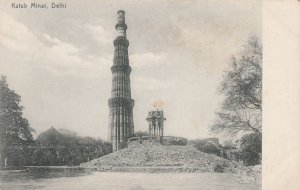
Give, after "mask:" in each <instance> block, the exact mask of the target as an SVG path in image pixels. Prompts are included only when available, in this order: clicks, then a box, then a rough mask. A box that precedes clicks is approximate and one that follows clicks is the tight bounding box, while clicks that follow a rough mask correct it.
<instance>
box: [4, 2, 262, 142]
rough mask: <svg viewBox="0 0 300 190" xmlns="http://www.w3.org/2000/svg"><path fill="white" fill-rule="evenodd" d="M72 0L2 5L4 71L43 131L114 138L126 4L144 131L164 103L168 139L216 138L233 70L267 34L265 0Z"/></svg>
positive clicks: (137, 114) (138, 125)
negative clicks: (240, 55) (224, 83)
mask: <svg viewBox="0 0 300 190" xmlns="http://www.w3.org/2000/svg"><path fill="white" fill-rule="evenodd" d="M14 2H18V1H14ZM20 2H26V1H24V0H23V1H20ZM27 2H29V1H27ZM38 2H41V1H38ZM44 2H49V5H50V3H51V2H52V1H44ZM60 2H62V1H60ZM65 2H66V3H67V8H66V9H50V8H49V9H44V10H36V9H35V10H33V9H29V8H27V9H12V8H11V1H8V0H5V1H1V3H0V5H1V9H0V57H1V61H0V73H1V74H4V75H7V77H8V79H7V80H8V83H9V86H10V87H11V88H12V89H14V90H15V91H16V92H17V93H18V94H19V95H21V96H22V103H21V104H22V105H23V106H24V107H25V110H24V114H25V117H26V118H27V119H28V120H29V122H30V124H31V127H32V128H34V129H36V131H37V132H36V135H38V134H39V133H41V132H43V131H45V130H47V129H48V128H50V127H51V126H54V127H55V128H69V129H72V130H74V131H76V132H77V133H78V134H79V135H82V136H93V137H101V138H103V139H107V135H108V114H109V109H108V103H107V100H108V99H109V98H110V95H111V94H110V90H111V80H112V74H111V71H110V67H111V65H112V63H113V61H112V60H113V51H114V47H113V43H112V42H113V40H114V38H115V36H116V31H115V28H114V25H115V24H116V19H117V16H116V13H117V11H118V10H119V9H123V10H125V11H126V15H125V17H126V23H127V25H128V30H127V38H128V40H129V43H130V45H129V61H130V65H131V67H132V72H131V87H132V89H131V90H132V98H133V99H134V100H135V107H134V111H133V112H134V115H133V117H134V125H135V130H136V131H137V130H147V123H146V121H145V118H146V117H147V112H148V111H149V110H151V109H152V105H153V103H154V102H156V101H161V102H163V103H164V105H163V110H164V112H165V116H166V118H167V121H166V122H165V134H166V135H176V136H182V137H188V138H191V139H192V138H203V137H208V136H209V131H208V126H209V125H210V124H211V123H212V121H213V119H214V112H215V110H216V109H217V108H218V104H219V103H220V101H221V100H222V98H221V97H220V95H218V94H217V93H216V92H217V87H218V84H219V83H220V81H221V79H222V74H223V71H224V69H226V67H227V64H228V62H229V61H230V58H231V56H232V54H235V53H237V52H238V50H239V49H240V48H241V46H242V45H243V44H244V43H245V41H246V40H247V38H248V36H249V35H251V34H256V35H258V36H259V37H260V36H261V30H262V25H261V21H262V13H261V11H262V10H261V2H260V1H257V0H251V1H250V0H249V1H244V0H219V1H218V0H203V1H196V0H168V1H167V0H157V1H154V0H153V1H150V0H143V1H141V0H131V1H127V2H125V1H120V0H118V1H112V0H107V1H105V0H101V1H97V2H96V1H92V0H91V1H88V2H87V1H83V0H82V1H79V0H72V1H65ZM36 135H35V136H36Z"/></svg>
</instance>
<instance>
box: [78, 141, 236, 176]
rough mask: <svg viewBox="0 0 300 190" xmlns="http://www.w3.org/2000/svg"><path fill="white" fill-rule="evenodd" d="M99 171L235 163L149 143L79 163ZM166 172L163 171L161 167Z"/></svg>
mask: <svg viewBox="0 0 300 190" xmlns="http://www.w3.org/2000/svg"><path fill="white" fill-rule="evenodd" d="M81 166H83V167H97V168H98V169H99V170H114V168H142V167H144V168H164V169H166V168H170V170H172V171H174V170H175V171H189V172H197V171H199V172H201V171H210V172H211V171H215V172H223V171H224V170H228V169H229V168H232V167H234V166H235V164H234V163H232V162H230V161H229V160H226V159H223V158H221V157H218V156H214V155H211V154H206V153H203V152H201V151H199V150H197V149H196V148H194V147H192V146H175V145H173V146H160V145H157V146H149V147H135V148H126V149H123V150H120V151H117V152H114V153H111V154H108V155H106V156H103V157H101V158H98V159H95V160H92V161H90V162H87V163H83V164H81ZM164 171H165V170H164Z"/></svg>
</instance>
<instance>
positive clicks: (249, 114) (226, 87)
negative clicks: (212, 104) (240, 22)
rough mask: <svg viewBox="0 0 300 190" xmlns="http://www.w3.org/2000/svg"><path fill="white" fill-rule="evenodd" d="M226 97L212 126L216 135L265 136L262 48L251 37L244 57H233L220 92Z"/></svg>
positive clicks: (254, 37) (244, 49) (245, 47)
mask: <svg viewBox="0 0 300 190" xmlns="http://www.w3.org/2000/svg"><path fill="white" fill-rule="evenodd" d="M219 92H220V94H223V95H224V96H225V99H224V101H223V103H222V105H221V108H220V110H219V111H218V112H216V115H217V118H216V121H215V122H214V124H213V125H212V126H211V131H213V132H215V133H221V132H226V133H228V134H231V135H236V134H237V133H239V132H244V133H247V132H254V133H256V134H258V135H259V136H261V133H262V122H261V120H262V117H261V114H262V113H261V112H262V94H261V93H262V45H261V43H260V41H259V39H258V38H257V37H256V36H251V37H249V39H248V42H247V44H246V45H245V46H244V47H243V49H242V51H241V52H240V54H238V55H237V56H233V57H232V61H231V63H230V68H229V69H228V70H227V71H225V74H224V78H223V81H222V83H221V85H220V88H219Z"/></svg>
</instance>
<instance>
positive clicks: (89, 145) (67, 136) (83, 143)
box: [31, 127, 112, 166]
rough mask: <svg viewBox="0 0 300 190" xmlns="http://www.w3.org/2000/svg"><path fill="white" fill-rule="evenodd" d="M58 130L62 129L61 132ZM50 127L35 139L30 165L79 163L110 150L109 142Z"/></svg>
mask: <svg viewBox="0 0 300 190" xmlns="http://www.w3.org/2000/svg"><path fill="white" fill-rule="evenodd" d="M59 131H63V132H64V134H62V133H61V132H59ZM59 131H58V130H56V129H55V128H53V127H51V128H50V129H49V130H47V131H45V132H44V133H42V134H40V135H39V136H38V138H37V140H36V143H37V145H38V147H37V148H36V149H35V150H34V152H33V154H32V156H31V157H32V163H31V165H38V166H39V165H40V166H62V165H69V166H74V165H79V164H80V163H84V162H88V161H90V160H92V159H96V158H99V157H101V156H104V155H106V154H109V153H111V152H112V146H111V144H110V143H108V142H105V141H102V140H100V139H95V138H91V137H80V136H77V135H76V133H74V132H72V131H70V130H66V129H63V130H59Z"/></svg>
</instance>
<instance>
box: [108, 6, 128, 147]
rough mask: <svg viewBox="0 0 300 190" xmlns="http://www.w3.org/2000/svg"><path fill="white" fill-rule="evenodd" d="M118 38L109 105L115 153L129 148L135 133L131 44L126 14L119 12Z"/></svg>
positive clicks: (115, 45)
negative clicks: (129, 50)
mask: <svg viewBox="0 0 300 190" xmlns="http://www.w3.org/2000/svg"><path fill="white" fill-rule="evenodd" d="M115 28H116V30H117V37H116V39H115V40H114V47H115V51H114V60H113V66H112V67H111V71H112V76H113V78H112V90H111V98H110V99H109V100H108V105H109V132H110V134H109V138H110V139H109V140H110V142H111V143H112V146H113V151H117V150H120V149H122V148H125V147H126V146H127V139H128V138H130V137H131V136H132V134H133V133H134V125H133V112H132V109H133V106H134V100H133V99H131V88H130V72H131V67H130V66H129V59H128V46H129V42H128V40H127V38H126V30H127V25H126V23H125V12H124V11H123V10H120V11H118V22H117V24H116V27H115Z"/></svg>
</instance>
